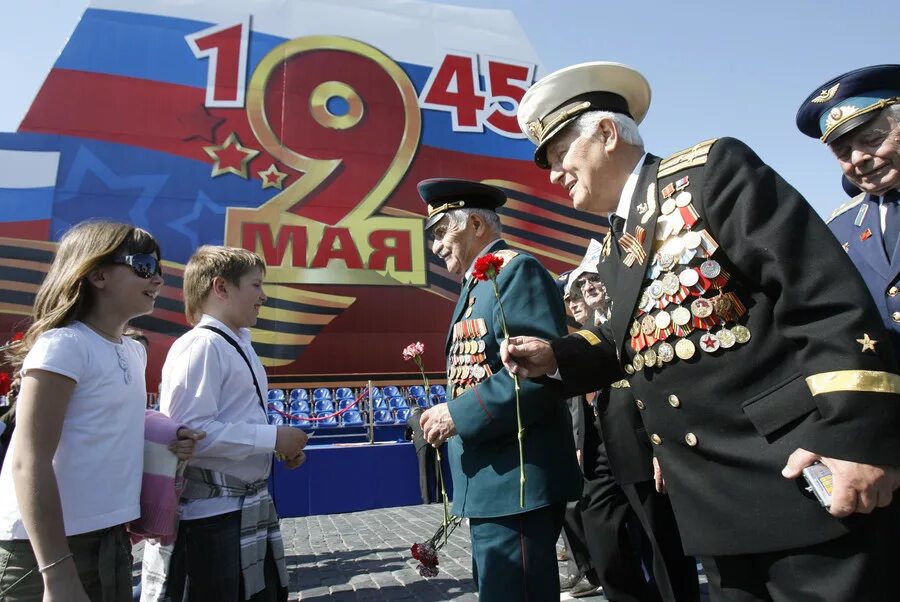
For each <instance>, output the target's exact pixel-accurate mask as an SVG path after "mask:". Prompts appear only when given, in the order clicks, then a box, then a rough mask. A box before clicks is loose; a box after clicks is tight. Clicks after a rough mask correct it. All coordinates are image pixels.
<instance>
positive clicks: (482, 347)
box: [478, 335, 486, 353]
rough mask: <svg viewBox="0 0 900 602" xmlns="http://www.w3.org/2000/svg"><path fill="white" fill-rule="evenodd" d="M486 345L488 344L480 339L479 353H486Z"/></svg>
mask: <svg viewBox="0 0 900 602" xmlns="http://www.w3.org/2000/svg"><path fill="white" fill-rule="evenodd" d="M482 336H483V335H482ZM485 347H486V345H485V342H484V341H478V353H484V350H485Z"/></svg>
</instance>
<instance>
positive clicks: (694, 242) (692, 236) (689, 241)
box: [683, 231, 700, 249]
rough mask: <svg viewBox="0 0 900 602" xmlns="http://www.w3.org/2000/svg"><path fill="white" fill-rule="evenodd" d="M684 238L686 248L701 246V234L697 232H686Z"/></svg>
mask: <svg viewBox="0 0 900 602" xmlns="http://www.w3.org/2000/svg"><path fill="white" fill-rule="evenodd" d="M683 240H684V247H685V248H686V249H696V248H697V247H699V246H700V235H699V234H698V233H697V232H693V231H692V232H686V233H685V235H684V238H683Z"/></svg>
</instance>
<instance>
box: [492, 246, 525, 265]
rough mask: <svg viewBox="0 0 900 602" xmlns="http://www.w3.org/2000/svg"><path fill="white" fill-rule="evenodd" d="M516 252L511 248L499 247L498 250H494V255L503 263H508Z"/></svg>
mask: <svg viewBox="0 0 900 602" xmlns="http://www.w3.org/2000/svg"><path fill="white" fill-rule="evenodd" d="M518 254H519V252H518V251H513V250H512V249H500V250H499V251H495V252H494V255H496V256H497V257H499V258H501V259H502V260H503V265H506V264H508V263H509V262H510V261H512V260H513V258H514V257H515V256H516V255H518Z"/></svg>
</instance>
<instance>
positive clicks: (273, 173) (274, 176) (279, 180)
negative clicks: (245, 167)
mask: <svg viewBox="0 0 900 602" xmlns="http://www.w3.org/2000/svg"><path fill="white" fill-rule="evenodd" d="M256 173H257V174H258V175H259V177H260V178H262V187H263V190H265V189H266V188H277V189H278V190H281V189H282V188H284V179H285V178H286V177H287V176H288V175H287V174H286V173H284V172H283V171H278V168H277V167H275V164H274V163H272V164H271V165H269V167H268V169H265V170H263V171H258V172H256Z"/></svg>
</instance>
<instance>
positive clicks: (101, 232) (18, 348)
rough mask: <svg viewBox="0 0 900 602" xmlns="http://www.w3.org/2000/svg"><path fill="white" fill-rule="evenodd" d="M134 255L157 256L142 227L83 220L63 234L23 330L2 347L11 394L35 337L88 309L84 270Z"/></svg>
mask: <svg viewBox="0 0 900 602" xmlns="http://www.w3.org/2000/svg"><path fill="white" fill-rule="evenodd" d="M134 253H148V254H153V255H156V257H157V258H160V250H159V244H157V242H156V239H154V238H153V236H152V235H151V234H150V233H149V232H147V231H146V230H143V229H141V228H137V227H135V226H131V225H129V224H120V223H116V222H107V221H86V222H81V223H80V224H77V225H76V226H74V227H73V228H72V229H70V230H69V231H68V232H66V234H65V235H64V236H63V237H62V239H61V240H60V241H59V248H58V249H57V251H56V257H54V259H53V263H52V264H51V265H50V270H49V271H48V272H47V277H46V278H44V282H43V283H42V284H41V287H40V288H39V289H38V292H37V295H36V296H35V300H34V307H33V308H32V310H31V319H30V326H29V327H28V330H26V331H25V335H24V336H23V337H22V340H20V341H18V342H17V343H14V344H13V345H11V346H10V347H9V348H8V349H7V351H6V360H7V361H8V362H9V364H10V365H11V367H12V374H13V377H14V380H13V383H12V386H11V389H10V393H11V394H13V395H14V393H15V392H17V391H18V389H19V381H20V375H19V371H20V370H21V368H22V361H23V360H24V359H25V356H26V355H28V352H29V351H31V347H32V346H33V345H34V342H35V341H36V340H37V338H38V337H39V336H41V335H42V334H43V333H45V332H47V331H48V330H51V329H53V328H59V327H61V326H65V325H67V324H69V323H70V322H72V320H77V319H79V318H82V317H84V316H85V315H86V314H87V313H88V312H90V310H91V308H92V307H93V305H94V292H93V289H92V288H91V285H90V284H89V283H88V280H87V276H88V274H90V273H91V271H93V270H95V269H97V268H98V267H100V266H101V265H104V264H108V263H109V262H110V261H111V260H112V259H113V258H114V257H117V256H119V255H130V254H134Z"/></svg>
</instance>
